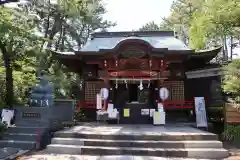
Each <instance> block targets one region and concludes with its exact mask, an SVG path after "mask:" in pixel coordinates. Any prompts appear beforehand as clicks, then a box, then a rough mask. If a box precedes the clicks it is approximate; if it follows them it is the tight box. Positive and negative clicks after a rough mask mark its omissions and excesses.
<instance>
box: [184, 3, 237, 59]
mask: <svg viewBox="0 0 240 160" xmlns="http://www.w3.org/2000/svg"><path fill="white" fill-rule="evenodd" d="M239 17H240V3H239V0H232V1H226V0H209V1H206V2H205V3H204V7H202V8H201V10H199V11H198V12H196V13H195V14H194V15H193V18H192V21H191V27H190V33H189V35H190V37H191V38H190V44H191V46H192V47H193V48H195V49H202V48H205V47H209V45H210V46H211V45H216V44H218V45H219V44H221V45H223V47H224V50H223V53H224V58H225V59H226V60H227V57H228V49H227V46H228V44H227V39H228V38H229V37H232V38H238V39H239V26H240V24H239V23H240V18H239ZM231 45H232V44H231Z"/></svg>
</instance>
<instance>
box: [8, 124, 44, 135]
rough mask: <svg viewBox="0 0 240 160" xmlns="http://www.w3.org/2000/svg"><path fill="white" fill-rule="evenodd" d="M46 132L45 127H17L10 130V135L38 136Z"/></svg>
mask: <svg viewBox="0 0 240 160" xmlns="http://www.w3.org/2000/svg"><path fill="white" fill-rule="evenodd" d="M45 130H46V128H45V127H29V126H16V127H10V128H8V130H7V132H8V133H32V134H33V133H34V134H38V132H40V133H42V132H44V131H45Z"/></svg>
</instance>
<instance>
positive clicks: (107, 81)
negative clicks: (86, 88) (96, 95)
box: [103, 77, 110, 111]
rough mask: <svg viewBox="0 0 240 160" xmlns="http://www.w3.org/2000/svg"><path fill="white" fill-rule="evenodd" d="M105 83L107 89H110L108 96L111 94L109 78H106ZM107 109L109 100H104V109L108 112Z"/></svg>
mask: <svg viewBox="0 0 240 160" xmlns="http://www.w3.org/2000/svg"><path fill="white" fill-rule="evenodd" d="M103 80H104V82H105V84H104V85H105V87H106V88H107V89H108V94H109V93H110V92H109V79H108V77H104V79H103ZM108 96H109V95H108ZM107 108H108V100H107V99H106V100H104V101H103V109H104V110H105V111H106V110H107Z"/></svg>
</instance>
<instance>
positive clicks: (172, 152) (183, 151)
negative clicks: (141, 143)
mask: <svg viewBox="0 0 240 160" xmlns="http://www.w3.org/2000/svg"><path fill="white" fill-rule="evenodd" d="M47 151H48V152H50V153H56V154H72V155H79V154H82V155H139V156H158V157H188V158H207V159H222V158H226V157H228V156H229V153H228V151H227V150H225V149H220V148H217V149H216V148H178V149H173V148H147V147H146V148H133V147H102V146H94V147H93V146H77V145H60V144H51V145H48V146H47Z"/></svg>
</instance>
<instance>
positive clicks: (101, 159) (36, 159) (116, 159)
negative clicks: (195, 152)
mask: <svg viewBox="0 0 240 160" xmlns="http://www.w3.org/2000/svg"><path fill="white" fill-rule="evenodd" d="M17 160H196V159H190V158H164V157H147V156H127V155H123V156H87V155H78V156H74V155H56V154H55V155H54V154H49V155H41V154H39V155H32V156H27V157H21V158H19V159H17ZM199 160H200V159H199ZM202 160H204V159H202Z"/></svg>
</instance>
